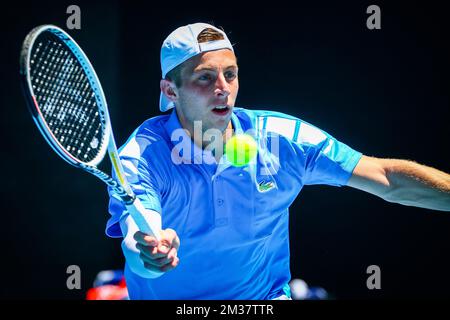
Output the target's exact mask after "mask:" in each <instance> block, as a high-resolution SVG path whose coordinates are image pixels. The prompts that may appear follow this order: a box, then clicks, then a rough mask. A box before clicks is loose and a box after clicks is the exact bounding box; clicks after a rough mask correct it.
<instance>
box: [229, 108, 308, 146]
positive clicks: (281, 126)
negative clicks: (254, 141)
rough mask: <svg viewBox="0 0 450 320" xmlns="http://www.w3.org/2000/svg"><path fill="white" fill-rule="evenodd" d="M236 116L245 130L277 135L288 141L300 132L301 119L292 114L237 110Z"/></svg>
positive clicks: (262, 110)
mask: <svg viewBox="0 0 450 320" xmlns="http://www.w3.org/2000/svg"><path fill="white" fill-rule="evenodd" d="M235 109H236V110H235V114H236V116H237V117H238V119H239V120H240V122H241V124H242V125H243V128H244V130H248V129H254V130H257V131H265V132H271V133H276V134H279V135H281V136H284V137H286V138H288V139H293V138H294V137H295V135H296V133H297V132H298V129H299V126H300V123H301V122H303V121H302V120H301V119H299V118H297V117H294V116H292V115H290V114H287V113H283V112H279V111H273V110H267V109H247V108H235Z"/></svg>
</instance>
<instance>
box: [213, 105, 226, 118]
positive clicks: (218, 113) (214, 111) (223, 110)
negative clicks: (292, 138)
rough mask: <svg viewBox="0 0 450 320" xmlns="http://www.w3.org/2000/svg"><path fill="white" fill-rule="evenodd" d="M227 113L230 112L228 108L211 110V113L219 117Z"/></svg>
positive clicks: (221, 107)
mask: <svg viewBox="0 0 450 320" xmlns="http://www.w3.org/2000/svg"><path fill="white" fill-rule="evenodd" d="M228 111H230V107H227V106H218V107H215V108H214V109H212V112H213V113H214V114H217V115H219V116H223V115H226V114H227V113H228Z"/></svg>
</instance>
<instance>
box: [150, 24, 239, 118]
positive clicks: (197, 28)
mask: <svg viewBox="0 0 450 320" xmlns="http://www.w3.org/2000/svg"><path fill="white" fill-rule="evenodd" d="M206 28H211V29H214V30H216V31H217V32H220V33H221V34H222V35H223V37H224V39H223V40H213V41H209V42H204V43H198V41H197V36H198V35H199V34H200V32H202V31H203V30H204V29H206ZM219 49H230V50H231V51H233V52H234V50H233V46H232V45H231V43H230V40H228V37H227V35H226V34H225V32H223V31H222V30H220V29H217V28H216V27H214V26H212V25H210V24H207V23H194V24H188V25H186V26H183V27H180V28H178V29H176V30H175V31H173V32H172V33H171V34H170V35H169V36H168V37H167V38H166V39H165V40H164V42H163V44H162V47H161V71H162V78H163V79H164V78H165V77H166V75H167V73H168V72H170V71H171V70H173V69H174V68H175V67H177V66H179V65H180V64H182V63H183V62H185V61H186V60H188V59H190V58H192V57H193V56H196V55H197V54H199V53H202V52H206V51H213V50H219ZM173 107H174V104H173V102H172V101H170V100H169V99H167V97H166V96H165V95H164V93H162V92H161V96H160V98H159V110H161V111H163V112H164V111H167V110H169V109H171V108H173Z"/></svg>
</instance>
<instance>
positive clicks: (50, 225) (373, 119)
mask: <svg viewBox="0 0 450 320" xmlns="http://www.w3.org/2000/svg"><path fill="white" fill-rule="evenodd" d="M277 3H278V5H276V6H274V4H273V3H272V4H270V5H266V4H263V2H262V1H261V2H259V3H255V4H252V5H250V4H249V5H247V6H246V7H242V5H243V2H237V3H233V2H204V3H201V4H198V5H194V4H193V3H190V4H189V5H187V4H185V5H182V6H180V5H178V4H177V3H174V2H172V1H171V2H170V3H168V4H166V5H164V4H151V3H150V1H127V2H125V1H124V2H120V1H54V2H50V1H35V2H22V1H16V2H14V3H11V4H9V6H8V7H5V6H4V5H2V6H4V7H2V13H3V14H2V17H1V24H2V28H1V30H2V31H1V32H2V38H3V41H2V49H1V60H0V61H1V62H2V68H1V86H0V88H1V90H2V92H1V95H0V97H1V134H2V140H1V141H2V142H3V146H2V148H1V150H2V151H1V155H2V156H1V161H2V166H1V167H2V172H1V178H2V183H1V184H0V188H1V195H2V200H3V201H2V202H1V203H2V204H3V208H2V211H3V212H2V215H1V217H2V219H1V220H2V222H1V224H0V226H1V231H2V242H3V245H2V248H3V250H2V251H1V255H0V266H1V267H0V268H1V285H0V297H1V298H3V299H24V298H26V299H49V298H52V299H53V298H56V299H83V298H84V296H85V293H86V290H87V289H88V288H89V287H91V286H92V281H93V280H94V278H95V275H96V274H97V272H99V271H101V270H104V269H121V268H122V266H123V258H122V254H121V249H120V239H110V238H107V237H106V236H105V234H104V229H105V223H106V221H107V219H108V217H109V214H108V212H107V194H106V188H105V186H104V185H103V184H102V183H101V182H99V181H97V179H96V178H94V177H92V176H90V175H89V174H87V173H84V172H82V171H79V170H77V169H75V168H73V167H71V166H68V165H67V164H66V163H65V162H63V161H62V160H61V159H60V158H59V157H58V156H57V155H56V154H54V153H53V152H52V151H51V149H50V147H49V146H47V144H46V143H45V141H44V139H43V138H42V137H41V135H40V134H39V132H38V130H37V128H36V127H35V125H34V124H33V121H32V119H31V117H30V115H29V114H28V111H27V109H26V106H25V102H24V99H23V97H22V95H21V92H20V86H19V72H18V70H19V66H18V62H19V59H18V58H19V51H20V46H21V43H22V41H23V38H24V37H25V35H26V34H27V33H28V32H29V31H30V30H31V29H32V28H33V27H35V26H37V25H40V24H47V23H51V24H56V25H58V26H60V27H63V28H65V29H66V19H67V18H68V16H69V15H68V14H66V8H67V7H68V6H69V5H71V4H77V5H79V6H80V8H81V30H68V31H69V33H70V34H71V35H72V36H73V37H74V38H75V39H76V40H77V41H78V43H79V44H80V45H81V47H82V48H83V50H84V51H85V52H86V53H87V55H88V56H89V58H90V60H91V62H92V63H93V65H94V67H95V69H96V71H97V74H98V75H99V78H100V80H101V82H102V85H103V88H104V91H105V94H106V97H107V100H108V102H109V106H110V112H111V117H112V123H113V128H114V129H115V136H116V141H117V143H118V144H119V145H120V144H122V143H123V142H125V140H126V138H127V137H128V135H129V134H130V133H131V132H132V131H133V130H134V129H135V127H137V126H138V125H139V124H140V123H142V122H143V121H144V120H145V119H147V118H149V117H152V116H155V115H158V114H159V110H158V97H159V79H160V67H159V49H160V46H161V43H162V41H163V39H164V38H165V37H166V36H167V35H168V34H169V33H170V32H171V31H172V30H173V29H175V28H176V27H179V26H181V25H184V24H187V23H193V22H198V21H204V22H212V23H214V24H216V25H217V26H222V27H223V28H224V29H225V31H226V32H227V33H228V35H229V37H230V39H231V41H232V42H233V43H235V51H236V54H237V56H238V63H239V66H240V71H239V72H240V93H239V96H238V101H237V105H238V106H242V107H249V108H254V109H255V108H260V109H271V110H277V111H281V112H285V113H289V114H292V115H294V116H297V117H300V118H302V119H304V120H305V121H308V122H310V123H313V124H314V125H316V126H318V127H319V128H322V129H323V130H325V131H327V132H329V133H330V134H332V135H333V136H335V137H336V138H337V139H339V140H341V141H343V142H345V143H346V144H348V145H350V146H351V147H353V148H354V149H357V150H359V151H361V152H363V153H364V154H367V155H372V156H379V157H390V158H402V159H412V160H415V161H417V162H419V163H423V164H427V165H430V166H433V167H436V168H439V169H441V170H444V171H446V172H450V161H449V159H450V157H449V152H448V148H449V136H450V135H449V134H450V129H449V109H450V108H449V107H450V104H449V96H450V94H449V88H450V83H449V82H450V81H449V63H448V60H449V56H450V52H449V51H450V50H449V46H448V39H449V38H450V34H449V31H448V13H447V12H446V11H445V10H444V7H442V5H441V3H440V2H434V3H432V2H429V1H427V2H425V1H423V2H421V3H418V4H412V3H411V2H410V1H396V2H395V3H392V1H391V2H389V3H385V2H380V1H375V2H374V1H359V2H347V1H346V2H345V3H342V1H339V2H336V3H335V2H334V1H328V2H323V1H320V2H314V4H309V2H305V3H303V2H301V1H296V3H295V5H294V4H289V3H282V2H277ZM371 4H377V5H379V6H380V7H381V15H382V29H381V30H368V29H367V28H366V19H367V17H368V16H369V15H368V14H366V8H367V7H368V6H369V5H371ZM66 30H67V29H66ZM290 212H291V252H292V255H291V270H292V277H293V278H302V279H304V280H305V281H306V282H307V283H308V284H309V285H310V286H321V287H323V288H325V289H326V290H327V291H329V292H330V293H331V294H333V295H334V296H335V297H336V298H337V299H347V298H404V297H407V298H449V297H450V291H449V290H448V287H449V285H450V275H449V272H448V270H449V269H450V262H449V260H448V258H447V257H448V254H449V252H450V235H449V230H450V215H449V213H444V212H437V211H431V210H426V209H420V208H413V207H406V206H401V205H397V204H391V203H387V202H385V201H383V200H381V199H379V198H377V197H374V196H371V195H369V194H366V193H364V192H361V191H357V190H353V189H351V188H348V187H342V188H334V187H328V186H314V187H306V188H305V189H304V190H303V192H302V193H301V194H300V195H299V197H298V198H297V200H296V202H295V203H294V205H293V206H292V207H291V211H290ZM72 264H75V265H79V266H80V268H81V272H82V289H81V290H72V291H71V290H68V289H67V288H66V278H67V276H68V275H67V274H66V268H67V266H69V265H72ZM372 264H375V265H378V266H380V268H381V286H382V289H381V290H378V291H377V290H375V291H370V290H368V289H367V288H366V279H367V277H368V275H367V274H366V268H367V267H368V266H369V265H372Z"/></svg>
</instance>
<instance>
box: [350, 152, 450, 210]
mask: <svg viewBox="0 0 450 320" xmlns="http://www.w3.org/2000/svg"><path fill="white" fill-rule="evenodd" d="M347 185H348V186H350V187H353V188H356V189H360V190H363V191H366V192H369V193H372V194H374V195H376V196H379V197H381V198H383V199H384V200H386V201H389V202H395V203H399V204H403V205H407V206H415V207H421V208H427V209H432V210H441V211H450V175H449V174H447V173H445V172H442V171H440V170H437V169H434V168H431V167H428V166H425V165H421V164H418V163H416V162H414V161H409V160H398V159H381V158H374V157H368V156H364V155H363V156H362V157H361V159H360V160H359V162H358V164H357V165H356V167H355V169H354V170H353V174H352V176H351V177H350V179H349V181H348V183H347Z"/></svg>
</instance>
